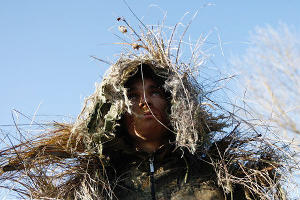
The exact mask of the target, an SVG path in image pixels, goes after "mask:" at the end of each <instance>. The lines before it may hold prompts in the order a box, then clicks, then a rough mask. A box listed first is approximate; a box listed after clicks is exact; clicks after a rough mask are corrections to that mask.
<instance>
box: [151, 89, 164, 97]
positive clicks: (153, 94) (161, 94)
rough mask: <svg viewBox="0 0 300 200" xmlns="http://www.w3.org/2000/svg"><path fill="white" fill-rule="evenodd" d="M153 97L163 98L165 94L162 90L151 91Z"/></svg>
mask: <svg viewBox="0 0 300 200" xmlns="http://www.w3.org/2000/svg"><path fill="white" fill-rule="evenodd" d="M151 96H155V97H156V96H157V97H162V96H163V92H162V91H161V90H160V89H153V90H151Z"/></svg>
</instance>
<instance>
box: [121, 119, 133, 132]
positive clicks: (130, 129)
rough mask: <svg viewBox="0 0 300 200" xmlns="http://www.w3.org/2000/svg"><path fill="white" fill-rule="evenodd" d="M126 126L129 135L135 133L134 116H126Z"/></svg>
mask: <svg viewBox="0 0 300 200" xmlns="http://www.w3.org/2000/svg"><path fill="white" fill-rule="evenodd" d="M123 123H124V126H125V128H126V130H127V132H128V133H129V134H132V132H133V117H132V115H129V114H125V116H124V122H123Z"/></svg>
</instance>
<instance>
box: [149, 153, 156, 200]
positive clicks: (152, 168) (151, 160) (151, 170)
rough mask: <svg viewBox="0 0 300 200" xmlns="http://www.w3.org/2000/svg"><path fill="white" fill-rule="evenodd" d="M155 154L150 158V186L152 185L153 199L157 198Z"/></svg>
mask: <svg viewBox="0 0 300 200" xmlns="http://www.w3.org/2000/svg"><path fill="white" fill-rule="evenodd" d="M153 161H154V156H153V155H151V156H150V158H149V164H150V166H149V167H150V187H151V196H152V200H156V197H155V187H154V186H155V185H154V164H153Z"/></svg>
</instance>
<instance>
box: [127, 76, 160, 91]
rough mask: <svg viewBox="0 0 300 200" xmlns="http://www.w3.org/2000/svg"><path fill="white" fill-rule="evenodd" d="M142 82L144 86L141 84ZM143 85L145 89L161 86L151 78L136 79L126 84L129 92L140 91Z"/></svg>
mask: <svg viewBox="0 0 300 200" xmlns="http://www.w3.org/2000/svg"><path fill="white" fill-rule="evenodd" d="M143 81H144V84H143ZM143 85H144V86H145V88H158V87H160V86H161V85H160V84H159V83H157V82H156V81H155V80H154V79H152V78H149V77H147V78H144V79H142V78H141V77H139V78H136V79H134V80H132V81H130V83H128V85H127V88H129V89H130V90H134V89H140V88H143Z"/></svg>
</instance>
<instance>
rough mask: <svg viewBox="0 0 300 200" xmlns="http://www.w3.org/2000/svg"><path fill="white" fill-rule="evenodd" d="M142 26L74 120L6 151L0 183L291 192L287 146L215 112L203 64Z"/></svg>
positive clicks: (196, 194)
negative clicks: (201, 77)
mask: <svg viewBox="0 0 300 200" xmlns="http://www.w3.org/2000/svg"><path fill="white" fill-rule="evenodd" d="M118 20H119V21H123V22H124V23H125V25H127V26H122V27H120V28H122V29H121V30H122V32H123V33H127V28H131V26H129V24H128V23H127V22H126V20H125V19H122V18H120V19H118ZM144 28H145V30H146V33H144V32H142V34H141V35H138V34H137V33H136V32H135V31H134V30H133V29H131V31H132V32H133V34H135V36H136V37H138V38H137V40H136V41H137V42H136V43H130V45H131V46H132V47H133V52H127V53H126V54H123V55H121V56H120V58H119V59H118V60H117V62H116V63H115V64H113V65H112V66H111V67H110V68H109V70H108V72H107V74H106V76H105V77H104V79H103V80H102V82H101V84H98V85H97V86H96V90H95V92H94V93H93V94H92V95H91V96H90V97H88V98H87V99H86V103H85V106H84V107H83V110H82V112H81V113H80V114H79V116H78V118H77V120H76V121H75V123H73V124H64V123H55V124H54V125H53V126H54V128H53V131H50V132H47V133H45V134H43V135H41V136H38V137H36V138H34V139H31V140H30V139H28V140H27V141H26V142H22V143H21V144H17V145H15V146H13V147H10V148H8V149H4V150H2V151H1V152H0V157H1V160H0V161H1V163H0V164H1V169H2V173H1V180H2V181H3V180H6V181H7V180H9V181H12V182H15V183H18V184H19V187H14V188H12V189H13V190H15V191H16V192H18V194H19V195H20V196H21V198H33V199H124V200H127V199H128V200H129V199H132V200H137V199H139V200H143V199H157V200H166V199H172V200H176V199H191V200H192V199H195V200H200V199H201V200H217V199H238V200H242V199H247V200H249V199H285V197H286V195H285V193H284V191H283V189H282V187H281V180H282V176H281V175H282V173H283V172H286V171H287V170H289V169H288V167H286V165H285V163H286V162H288V160H286V157H285V156H283V153H282V152H280V150H281V149H280V148H277V147H276V146H275V144H272V143H270V142H266V140H265V139H264V138H263V137H262V136H261V135H260V134H259V133H257V131H256V130H255V128H254V127H253V126H251V125H250V124H249V123H247V122H245V121H243V120H241V119H239V118H238V117H235V116H234V115H233V114H230V115H229V114H228V113H227V112H225V111H224V110H223V113H221V111H222V110H221V109H220V111H218V112H216V113H218V114H214V112H213V109H211V107H218V105H217V104H214V103H213V101H211V104H207V103H204V99H205V98H206V97H205V88H203V87H202V86H201V85H200V84H199V83H198V81H197V78H196V76H195V74H194V72H196V70H195V69H196V68H197V67H196V68H195V67H194V66H197V64H194V65H192V64H191V63H189V64H188V63H183V62H179V59H178V51H179V47H180V42H179V44H178V46H177V47H178V48H177V50H178V51H177V56H174V55H172V54H171V53H170V49H171V46H170V45H168V46H166V45H165V43H164V42H163V39H162V38H160V34H155V32H154V31H153V30H150V29H148V28H147V27H146V26H145V27H144ZM175 28H176V27H175ZM174 30H175V29H174ZM172 37H173V34H172ZM170 41H172V39H171V40H170ZM169 44H171V42H170V43H169ZM195 60H197V59H195ZM197 69H198V70H199V68H197ZM193 70H194V71H193ZM245 127H246V128H245ZM216 135H218V136H219V137H215V136H216ZM2 187H8V186H7V185H4V184H2Z"/></svg>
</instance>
